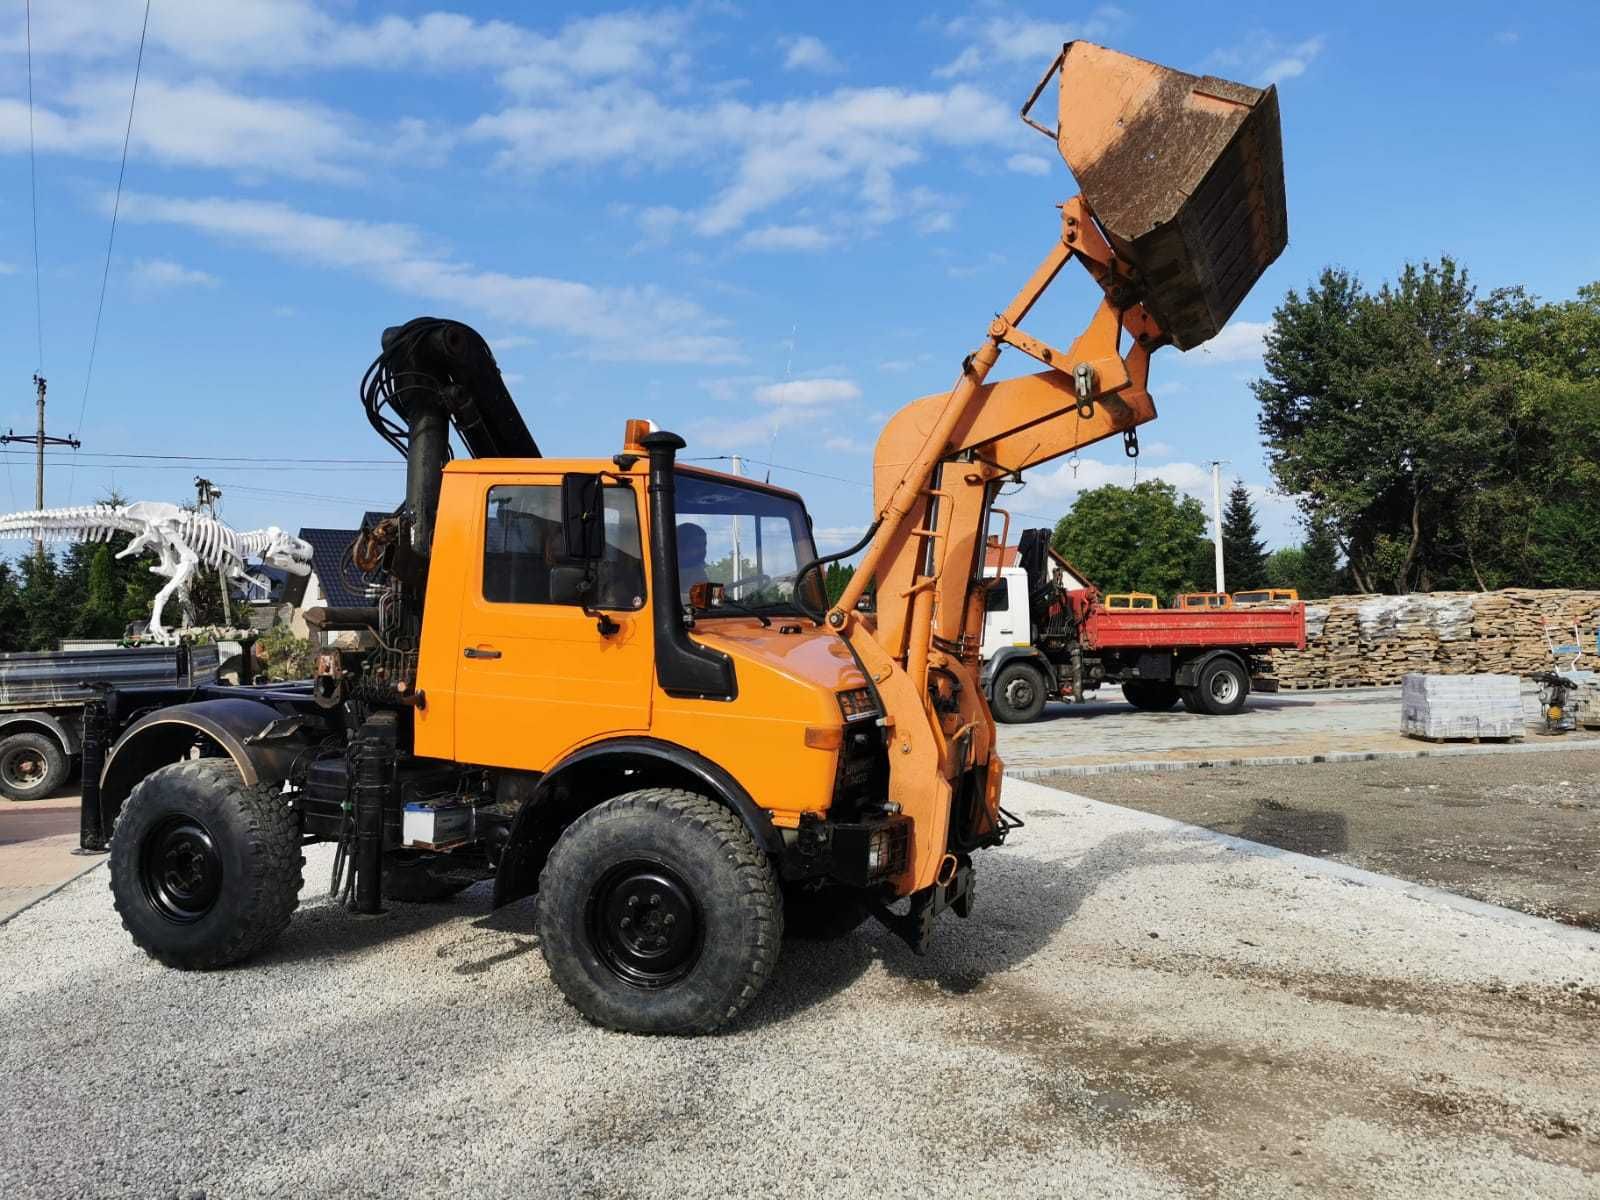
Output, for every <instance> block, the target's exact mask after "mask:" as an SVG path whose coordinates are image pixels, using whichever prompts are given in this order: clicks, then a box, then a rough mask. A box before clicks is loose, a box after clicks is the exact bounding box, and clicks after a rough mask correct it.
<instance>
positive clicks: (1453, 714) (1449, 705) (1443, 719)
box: [1400, 674, 1523, 742]
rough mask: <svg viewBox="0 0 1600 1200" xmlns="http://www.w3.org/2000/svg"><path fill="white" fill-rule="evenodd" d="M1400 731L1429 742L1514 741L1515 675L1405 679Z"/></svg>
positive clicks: (1517, 731)
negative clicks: (1467, 739) (1494, 739)
mask: <svg viewBox="0 0 1600 1200" xmlns="http://www.w3.org/2000/svg"><path fill="white" fill-rule="evenodd" d="M1400 732H1402V733H1407V734H1410V735H1411V736H1412V737H1417V738H1426V739H1427V740H1429V741H1435V742H1439V741H1446V740H1449V741H1454V740H1457V739H1460V738H1472V739H1474V740H1477V739H1479V738H1520V737H1521V736H1522V733H1523V728H1522V681H1521V680H1519V679H1518V678H1517V677H1516V676H1515V675H1417V674H1412V675H1407V676H1406V677H1405V681H1404V682H1403V683H1402V684H1401V685H1400Z"/></svg>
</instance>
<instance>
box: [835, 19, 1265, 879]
mask: <svg viewBox="0 0 1600 1200" xmlns="http://www.w3.org/2000/svg"><path fill="white" fill-rule="evenodd" d="M1053 75H1059V80H1060V88H1059V104H1060V118H1059V122H1058V126H1057V129H1056V130H1049V129H1046V128H1045V127H1044V126H1042V125H1039V124H1038V123H1037V122H1035V121H1033V120H1032V119H1031V118H1030V117H1029V115H1028V114H1029V110H1030V109H1031V108H1032V106H1033V104H1034V103H1035V101H1036V100H1037V99H1038V97H1039V95H1040V93H1041V92H1042V91H1043V89H1044V87H1045V86H1046V84H1048V83H1049V81H1050V78H1051V77H1052V76H1053ZM1023 119H1024V120H1025V121H1027V122H1028V124H1030V125H1031V126H1033V127H1034V128H1036V129H1039V130H1040V131H1041V132H1044V133H1045V134H1046V135H1047V136H1050V137H1052V138H1053V139H1054V140H1056V141H1057V144H1058V147H1059V149H1060V151H1061V154H1062V156H1063V158H1064V159H1065V160H1066V162H1067V165H1068V167H1069V168H1070V169H1071V170H1072V171H1073V173H1074V175H1075V176H1077V178H1078V181H1079V183H1080V185H1081V186H1082V187H1083V189H1084V190H1083V193H1082V194H1080V195H1077V196H1074V197H1073V198H1071V199H1070V200H1068V201H1067V202H1066V203H1064V204H1063V205H1062V206H1061V232H1060V236H1059V238H1058V239H1057V241H1056V243H1055V244H1054V245H1053V246H1051V248H1050V250H1049V252H1048V253H1047V254H1046V255H1045V256H1044V258H1043V260H1042V261H1041V262H1040V263H1039V266H1038V267H1037V268H1036V269H1035V271H1034V272H1033V274H1032V276H1031V277H1030V278H1029V279H1028V280H1027V282H1026V283H1025V284H1024V285H1023V286H1022V288H1021V289H1020V290H1019V291H1018V292H1017V294H1016V295H1015V296H1014V297H1013V298H1012V300H1011V302H1010V303H1009V304H1008V305H1007V306H1006V307H1005V308H1004V309H1003V310H1002V311H1001V312H1000V313H998V314H997V315H996V317H995V319H994V320H993V321H992V322H991V323H990V325H989V329H988V331H987V335H986V336H985V338H984V340H983V342H982V344H981V345H980V346H979V347H978V348H977V349H976V350H975V351H974V352H973V353H972V354H970V355H968V356H967V358H966V359H965V360H964V361H963V362H962V364H961V371H960V374H959V376H958V378H957V380H956V383H955V386H954V387H953V388H952V389H951V390H950V391H949V392H948V393H945V394H938V395H933V396H925V397H923V398H922V399H920V400H915V401H913V402H912V403H910V404H909V405H907V406H906V407H905V408H903V409H901V410H900V411H899V412H898V413H896V414H895V415H894V416H893V417H892V418H891V419H890V420H889V422H888V424H887V425H886V427H885V428H884V431H883V433H882V434H881V436H880V437H879V440H878V445H877V450H876V454H875V458H874V465H873V485H874V503H875V507H876V521H875V524H874V527H873V528H874V530H875V532H874V534H873V537H872V540H871V543H870V545H869V546H868V547H867V549H866V552H865V554H864V556H863V558H862V560H861V563H860V565H859V566H858V567H857V569H856V572H855V574H854V576H853V577H852V578H851V580H850V582H849V584H848V585H847V586H846V588H845V590H844V593H843V594H842V595H841V596H840V598H839V601H838V603H837V604H836V605H835V606H834V607H833V608H832V609H830V610H829V611H828V613H827V616H826V621H827V624H828V625H829V627H830V628H832V629H833V630H834V631H835V632H837V633H838V634H839V635H840V636H841V637H842V638H843V639H844V640H845V641H846V642H847V643H849V645H850V646H851V648H852V650H853V652H854V653H855V654H856V656H857V658H858V659H859V660H860V662H861V664H862V666H863V668H864V670H865V671H866V672H867V674H868V676H869V677H870V678H871V679H872V680H873V683H874V686H875V687H876V689H877V691H878V693H879V696H880V698H881V700H882V702H883V704H884V709H885V718H884V722H885V725H886V726H887V727H888V729H889V737H890V756H889V757H890V783H889V794H890V799H891V800H892V801H894V802H895V803H897V804H899V805H900V808H901V811H904V812H906V813H909V814H911V815H912V816H913V818H914V819H915V821H916V831H917V833H916V838H915V849H914V853H913V856H912V862H911V864H910V867H909V869H908V873H909V875H910V878H909V880H906V881H903V883H905V884H907V885H909V888H910V889H911V890H919V889H923V888H927V887H930V886H932V885H933V884H934V883H936V882H938V881H942V880H943V879H944V878H945V877H946V876H947V875H948V873H949V872H950V871H952V870H954V859H955V855H954V854H953V853H952V851H953V849H955V848H957V847H958V846H960V845H961V844H964V843H970V842H972V841H973V840H974V839H976V838H981V837H983V836H986V835H987V834H988V833H992V832H994V831H995V830H997V829H998V828H999V824H1000V819H1001V818H1000V812H999V790H1000V775H1001V763H1000V761H999V759H998V757H997V756H996V755H995V753H994V721H993V718H992V716H991V715H990V713H989V708H988V704H987V702H986V701H985V699H984V697H983V695H982V691H981V688H980V686H979V663H978V646H979V642H980V640H981V638H980V637H979V636H978V632H977V631H980V630H981V621H982V604H983V600H982V596H983V593H982V588H981V578H980V577H981V568H982V553H983V544H984V534H985V531H986V529H987V526H988V522H989V514H990V510H991V508H992V505H993V502H994V499H995V497H996V495H997V494H998V492H999V489H1000V486H1001V485H1002V483H1004V482H1006V481H1008V480H1017V479H1019V478H1020V476H1021V472H1022V471H1024V470H1025V469H1027V468H1029V467H1033V466H1036V465H1038V464H1041V463H1045V462H1048V461H1050V460H1051V459H1054V458H1058V457H1060V456H1062V455H1065V454H1069V453H1071V452H1072V451H1074V450H1076V449H1078V448H1079V447H1082V446H1086V445H1090V444H1092V443H1094V442H1098V441H1101V440H1103V439H1105V438H1108V437H1111V436H1113V435H1115V434H1118V433H1121V434H1122V435H1123V437H1124V439H1125V447H1126V448H1127V450H1128V452H1129V453H1130V454H1135V453H1137V446H1138V443H1137V434H1136V433H1135V430H1136V429H1137V427H1138V426H1139V425H1141V424H1143V423H1144V422H1146V421H1149V420H1151V419H1153V418H1154V416H1155V405H1154V402H1153V401H1152V400H1151V397H1150V393H1149V390H1148V380H1149V366H1150V356H1151V354H1152V353H1154V352H1155V351H1156V350H1157V349H1159V348H1161V347H1162V346H1166V345H1172V344H1176V345H1178V346H1179V347H1180V348H1183V349H1188V348H1191V347H1193V346H1195V345H1198V344H1200V343H1201V342H1203V341H1205V340H1207V339H1209V338H1210V337H1213V336H1215V334H1216V333H1217V332H1218V331H1219V330H1220V329H1221V328H1222V326H1223V325H1224V324H1225V323H1226V321H1227V319H1228V317H1229V316H1231V315H1232V313H1233V311H1234V310H1235V308H1236V307H1237V306H1238V303H1239V302H1240V301H1241V300H1242V299H1243V298H1244V296H1245V294H1246V293H1247V292H1248V291H1249V289H1250V287H1251V286H1253V284H1254V283H1255V281H1256V280H1257V279H1258V278H1259V277H1260V275H1261V274H1262V272H1263V271H1265V270H1266V268H1267V267H1268V266H1269V265H1270V264H1271V263H1272V261H1273V260H1274V259H1275V258H1276V257H1277V256H1278V254H1279V253H1281V251H1282V249H1283V247H1284V245H1285V243H1286V241H1287V222H1286V219H1285V217H1284V200H1283V179H1282V149H1281V141H1280V134H1279V128H1278V110H1277V96H1276V92H1275V90H1274V89H1272V88H1268V89H1266V90H1264V91H1263V90H1258V89H1255V88H1248V87H1244V86H1242V85H1239V84H1234V83H1230V82H1229V81H1226V80H1219V79H1213V78H1211V77H1197V76H1193V75H1186V74H1183V73H1182V72H1178V71H1173V70H1170V69H1168V68H1165V67H1160V66H1157V65H1156V64H1153V63H1148V62H1144V61H1142V60H1140V59H1136V58H1132V57H1130V56H1128V55H1124V54H1119V53H1117V52H1115V51H1110V50H1106V49H1103V48H1101V47H1099V46H1094V45H1091V44H1090V43H1087V42H1071V43H1068V44H1067V45H1066V46H1064V47H1063V49H1062V52H1061V54H1060V55H1059V56H1058V57H1057V58H1056V60H1055V61H1054V63H1052V64H1051V68H1050V70H1049V71H1048V72H1047V73H1046V75H1045V77H1044V79H1043V80H1041V81H1040V85H1039V88H1037V89H1035V91H1034V94H1033V96H1031V97H1030V98H1029V101H1028V103H1027V104H1026V105H1024V107H1023ZM1107 214H1111V215H1110V216H1109V217H1108V216H1107ZM1070 262H1077V263H1078V264H1079V265H1080V266H1081V267H1082V268H1083V269H1085V270H1086V271H1088V273H1089V275H1090V276H1091V277H1092V278H1093V279H1094V280H1095V282H1096V283H1097V284H1098V285H1099V287H1100V289H1101V292H1102V298H1101V300H1100V302H1099V304H1098V306H1097V308H1096V310H1095V312H1094V314H1093V315H1092V316H1091V317H1090V319H1089V322H1088V324H1087V325H1086V326H1085V327H1084V329H1083V330H1082V332H1081V333H1079V334H1078V336H1077V337H1076V339H1075V340H1074V341H1073V342H1072V343H1071V344H1070V345H1069V346H1068V347H1067V348H1066V349H1060V348H1057V347H1056V346H1053V345H1050V344H1048V343H1046V342H1044V341H1042V340H1040V339H1038V338H1036V337H1034V336H1033V335H1031V334H1028V333H1026V332H1025V331H1023V330H1022V328H1021V323H1022V322H1023V320H1024V319H1025V318H1026V317H1027V314H1028V312H1029V311H1030V310H1031V309H1032V308H1033V306H1034V305H1035V304H1036V303H1037V301H1038V300H1039V297H1040V296H1041V295H1043V294H1044V292H1045V291H1046V290H1047V289H1048V288H1049V287H1050V285H1051V283H1053V282H1054V281H1055V279H1056V278H1057V276H1058V275H1059V274H1060V273H1061V271H1062V270H1063V269H1065V268H1066V266H1067V265H1068V263H1070ZM1157 314H1162V316H1159V317H1158V315H1157ZM1007 346H1010V347H1013V348H1014V349H1017V350H1020V351H1021V352H1022V353H1023V354H1026V355H1027V356H1029V357H1030V358H1033V359H1035V360H1036V361H1038V362H1039V363H1041V364H1042V365H1043V366H1044V367H1045V368H1046V369H1045V370H1044V371H1042V372H1039V373H1037V374H1034V375H1027V376H1022V377H1020V378H1016V379H1008V380H1005V381H1003V382H999V383H993V384H990V383H987V382H986V380H987V377H988V375H989V373H990V371H991V370H992V369H993V368H994V366H995V364H996V362H997V361H998V360H999V358H1000V354H1001V352H1002V351H1003V350H1004V349H1005V347H1007ZM871 582H876V585H877V612H876V615H875V617H869V616H866V615H864V614H862V613H860V612H858V611H857V608H856V605H857V602H858V601H859V600H860V599H861V597H862V595H863V594H864V592H865V590H866V588H867V586H868V584H869V583H871ZM975 787H981V788H982V791H983V795H982V797H981V802H979V803H973V797H971V796H970V794H969V795H967V796H966V798H965V800H966V802H965V803H964V804H963V806H962V807H961V811H960V812H959V813H958V814H957V816H956V820H958V821H967V822H969V824H970V825H971V826H972V827H969V828H966V829H958V830H956V831H955V836H952V830H951V828H950V822H951V819H952V817H951V814H952V810H953V809H954V808H955V807H956V806H955V805H954V804H953V800H955V799H956V797H957V794H958V792H962V791H964V792H966V793H970V792H971V790H972V789H973V788H975Z"/></svg>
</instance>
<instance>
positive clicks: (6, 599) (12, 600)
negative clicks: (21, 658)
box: [0, 560, 28, 653]
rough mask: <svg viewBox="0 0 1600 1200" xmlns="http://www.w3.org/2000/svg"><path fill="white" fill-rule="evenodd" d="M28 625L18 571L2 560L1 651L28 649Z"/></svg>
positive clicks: (0, 570) (0, 601)
mask: <svg viewBox="0 0 1600 1200" xmlns="http://www.w3.org/2000/svg"><path fill="white" fill-rule="evenodd" d="M27 625H28V616H27V610H26V609H25V608H24V606H23V602H22V588H21V585H20V583H19V582H18V579H17V571H16V570H15V569H14V568H13V567H12V565H11V564H10V563H9V562H5V561H3V560H0V653H8V652H10V651H14V650H25V649H27V643H26V640H25V639H26V637H27V632H28V630H27Z"/></svg>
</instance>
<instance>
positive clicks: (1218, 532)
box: [1211, 458, 1228, 592]
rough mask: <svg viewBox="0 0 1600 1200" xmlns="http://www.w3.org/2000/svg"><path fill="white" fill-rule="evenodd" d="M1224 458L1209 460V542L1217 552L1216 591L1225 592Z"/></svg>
mask: <svg viewBox="0 0 1600 1200" xmlns="http://www.w3.org/2000/svg"><path fill="white" fill-rule="evenodd" d="M1227 461H1228V460H1227V459H1225V458H1214V459H1212V460H1211V540H1212V542H1213V543H1214V544H1215V546H1216V551H1217V591H1218V592H1226V591H1227V590H1228V588H1227V580H1226V579H1224V578H1223V574H1222V464H1223V463H1225V462H1227Z"/></svg>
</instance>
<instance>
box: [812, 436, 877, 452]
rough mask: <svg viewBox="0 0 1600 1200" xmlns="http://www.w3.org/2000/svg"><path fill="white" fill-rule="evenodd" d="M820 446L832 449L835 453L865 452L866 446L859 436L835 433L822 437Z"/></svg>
mask: <svg viewBox="0 0 1600 1200" xmlns="http://www.w3.org/2000/svg"><path fill="white" fill-rule="evenodd" d="M822 448H823V449H824V450H832V451H833V452H834V453H836V454H865V453H866V452H867V450H868V446H867V444H866V443H865V442H863V441H861V440H860V439H859V438H853V437H847V436H844V435H835V436H833V437H829V438H823V439H822Z"/></svg>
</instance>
